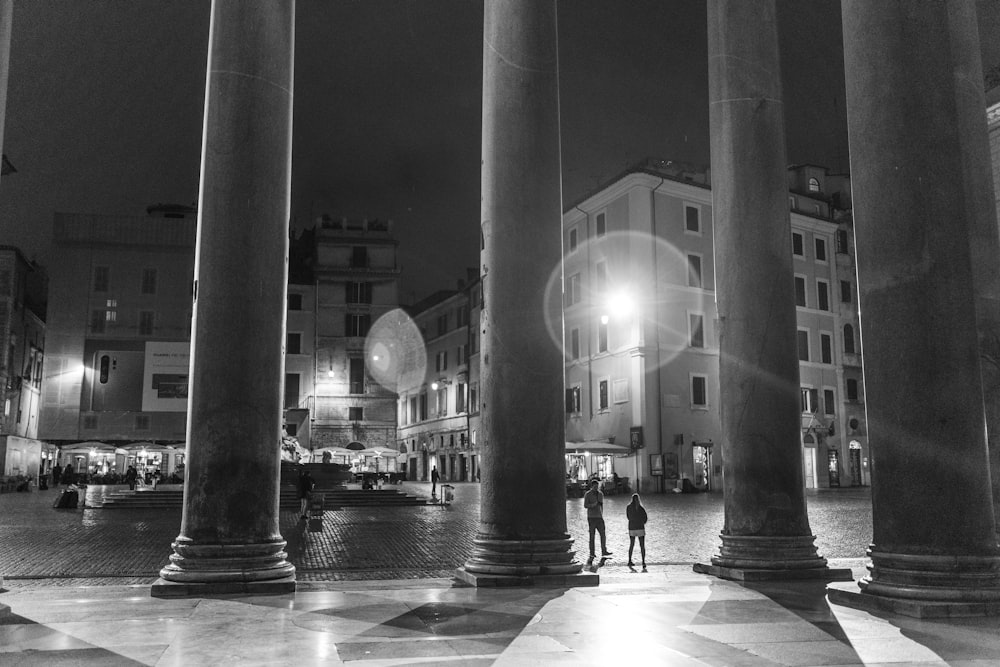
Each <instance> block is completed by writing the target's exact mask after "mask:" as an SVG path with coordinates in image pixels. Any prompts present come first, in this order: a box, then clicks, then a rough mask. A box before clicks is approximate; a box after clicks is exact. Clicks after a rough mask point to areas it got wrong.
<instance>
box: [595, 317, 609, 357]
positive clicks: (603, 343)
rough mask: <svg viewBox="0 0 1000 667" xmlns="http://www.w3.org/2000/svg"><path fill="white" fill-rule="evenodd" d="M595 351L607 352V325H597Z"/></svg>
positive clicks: (604, 323) (602, 323)
mask: <svg viewBox="0 0 1000 667" xmlns="http://www.w3.org/2000/svg"><path fill="white" fill-rule="evenodd" d="M597 351H598V352H607V351H608V323H607V322H601V323H600V324H598V325H597Z"/></svg>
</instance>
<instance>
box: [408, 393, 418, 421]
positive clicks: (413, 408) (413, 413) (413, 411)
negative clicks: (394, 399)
mask: <svg viewBox="0 0 1000 667" xmlns="http://www.w3.org/2000/svg"><path fill="white" fill-rule="evenodd" d="M418 419H419V416H418V415H417V397H416V396H414V397H412V398H411V399H410V423H411V424H414V423H416V422H417V420H418Z"/></svg>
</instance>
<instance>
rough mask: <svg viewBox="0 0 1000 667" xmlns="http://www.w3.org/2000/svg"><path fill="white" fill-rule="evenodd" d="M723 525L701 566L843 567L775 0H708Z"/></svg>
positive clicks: (766, 572)
mask: <svg viewBox="0 0 1000 667" xmlns="http://www.w3.org/2000/svg"><path fill="white" fill-rule="evenodd" d="M708 48H709V52H708V56H709V70H708V71H709V105H710V106H709V109H710V112H709V114H710V115H709V119H710V123H711V132H712V201H713V221H714V222H713V224H714V225H715V239H716V241H715V263H716V266H717V267H719V269H718V270H717V271H716V299H717V301H718V309H719V324H720V326H721V336H720V341H719V386H720V390H719V393H720V396H719V403H720V406H721V419H722V434H723V439H724V445H723V446H724V448H725V451H724V461H723V480H724V486H725V527H724V528H723V531H722V535H721V539H722V547H721V548H720V550H719V554H718V555H716V556H713V557H712V564H711V565H706V564H697V565H695V571H698V572H705V573H709V574H713V575H716V576H719V577H722V578H726V579H738V580H761V579H769V578H838V577H840V578H844V577H849V576H850V571H846V572H845V571H839V570H836V571H835V570H830V569H829V568H827V567H826V559H825V558H822V557H820V556H819V555H817V553H816V547H815V545H814V544H813V542H814V539H815V538H814V537H813V535H812V534H811V532H810V530H809V519H808V516H807V515H806V502H805V485H804V479H803V470H802V446H801V443H800V441H799V428H800V414H801V408H800V405H799V401H800V397H799V361H798V354H797V351H796V340H797V336H796V333H797V328H796V315H795V295H794V280H793V269H792V249H791V226H790V220H789V212H788V186H787V180H786V171H785V165H786V162H785V134H784V132H785V130H784V112H783V102H782V92H781V78H780V74H781V66H780V63H779V58H778V31H777V18H776V16H775V2H774V0H756V1H755V2H747V1H745V0H709V3H708Z"/></svg>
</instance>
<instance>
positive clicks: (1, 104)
mask: <svg viewBox="0 0 1000 667" xmlns="http://www.w3.org/2000/svg"><path fill="white" fill-rule="evenodd" d="M13 22H14V0H0V155H2V154H3V146H4V136H3V134H4V124H5V121H6V120H7V78H8V76H9V75H10V36H11V28H12V24H13Z"/></svg>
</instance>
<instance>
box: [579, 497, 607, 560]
mask: <svg viewBox="0 0 1000 667" xmlns="http://www.w3.org/2000/svg"><path fill="white" fill-rule="evenodd" d="M583 506H584V507H586V508H587V527H588V528H589V529H590V558H588V559H587V562H588V563H589V562H592V561H593V560H594V553H595V551H594V532H595V531H596V532H598V533H600V534H601V560H604V559H605V558H607V557H608V556H610V555H611V552H610V551H608V537H607V531H606V530H605V527H604V494H603V493H601V483H600V482H598V481H597V480H596V479H595V480H593V481H592V482H591V483H590V491H587V494H586V495H585V496H584V497H583Z"/></svg>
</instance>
